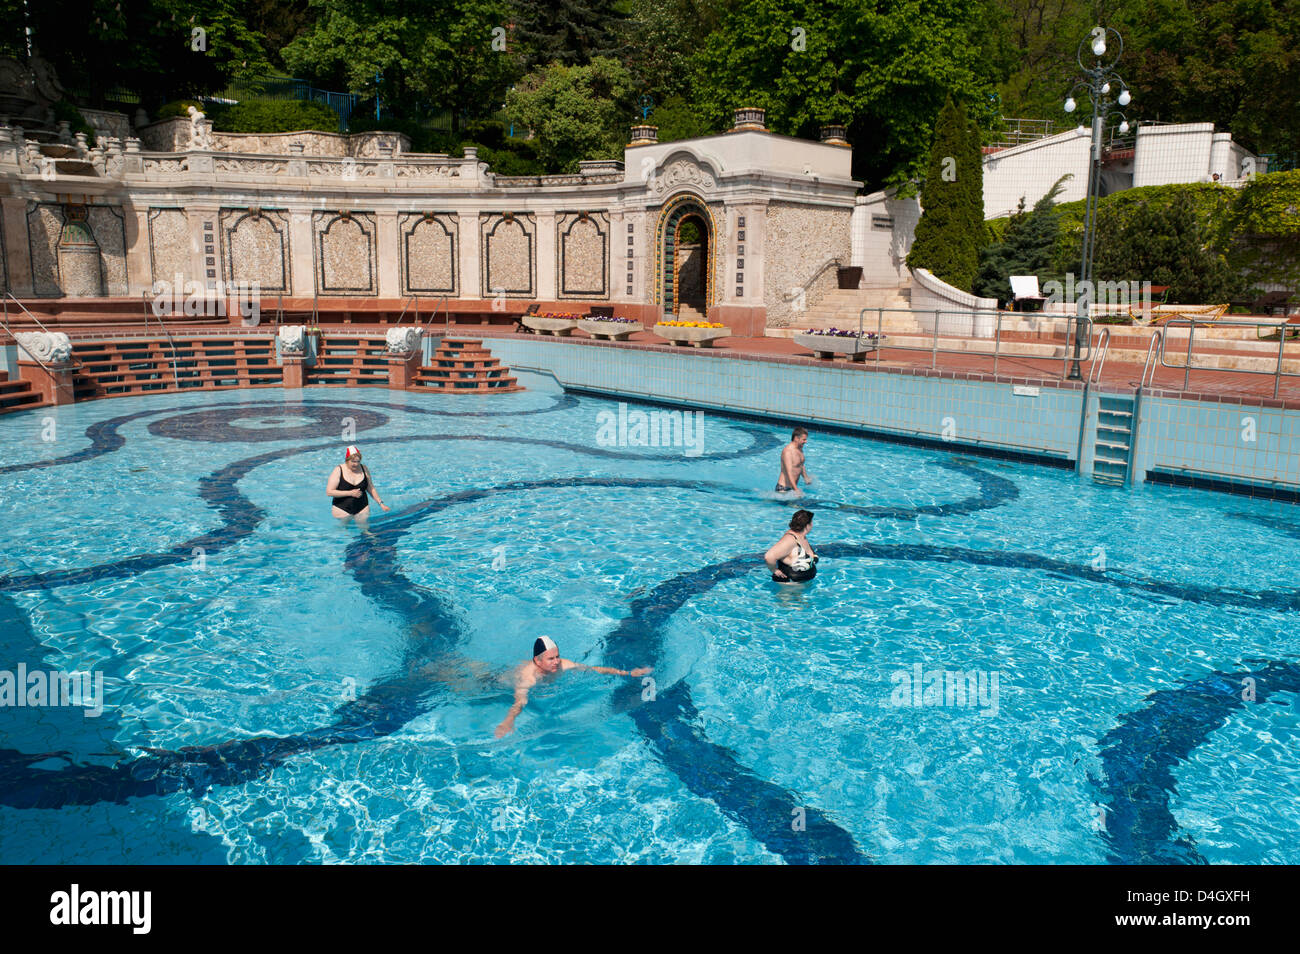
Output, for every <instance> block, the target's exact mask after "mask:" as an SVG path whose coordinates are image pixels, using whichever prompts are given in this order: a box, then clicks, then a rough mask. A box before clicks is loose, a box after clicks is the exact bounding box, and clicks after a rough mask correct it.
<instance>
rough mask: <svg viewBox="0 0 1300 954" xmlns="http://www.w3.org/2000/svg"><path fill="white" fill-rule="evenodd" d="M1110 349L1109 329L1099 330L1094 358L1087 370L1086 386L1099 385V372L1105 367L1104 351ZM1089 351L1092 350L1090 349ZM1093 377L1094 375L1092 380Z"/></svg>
mask: <svg viewBox="0 0 1300 954" xmlns="http://www.w3.org/2000/svg"><path fill="white" fill-rule="evenodd" d="M1090 344H1091V343H1090ZM1109 348H1110V329H1109V328H1103V329H1101V334H1100V335H1098V336H1097V348H1096V356H1095V357H1094V358H1093V359H1092V366H1091V367H1090V368H1088V384H1090V385H1091V384H1100V383H1101V371H1102V368H1104V367H1105V366H1106V351H1107V350H1108V349H1109ZM1088 350H1089V351H1091V350H1093V349H1092V348H1091V347H1090V348H1089V349H1088ZM1094 375H1096V377H1095V379H1094V377H1093V376H1094Z"/></svg>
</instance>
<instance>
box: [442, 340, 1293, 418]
mask: <svg viewBox="0 0 1300 954" xmlns="http://www.w3.org/2000/svg"><path fill="white" fill-rule="evenodd" d="M451 327H452V332H453V333H454V334H458V335H462V334H463V335H467V336H473V337H478V338H500V337H505V338H536V337H537V336H535V335H517V334H512V333H509V332H506V331H504V330H498V329H494V328H491V327H487V328H485V327H482V326H474V325H466V326H457V325H452V326H451ZM579 335H580V332H575V333H574V334H573V335H572V336H571V337H570V338H567V339H565V338H555V339H552V338H549V337H547V338H544V339H543V340H548V341H551V340H554V341H561V342H563V341H568V342H572V343H578V342H581V343H584V344H587V345H595V346H598V347H614V348H629V347H630V348H642V349H645V350H651V351H669V352H674V353H679V354H680V353H691V354H709V353H716V354H717V355H718V356H719V357H724V356H725V357H733V358H735V357H744V358H756V359H759V360H768V361H774V362H780V363H786V362H789V363H797V364H816V365H826V364H830V363H831V362H828V361H824V360H822V359H820V358H818V357H817V356H816V355H814V354H813V353H812V352H811V351H808V350H807V349H806V348H802V347H800V346H799V345H797V344H796V343H795V342H794V341H792V340H791V339H789V338H723V339H721V340H720V341H719V342H718V343H717V344H715V345H714V347H713V348H699V349H697V348H683V347H679V346H676V345H671V344H667V343H665V342H664V341H663V340H662V339H661V338H658V337H656V336H655V335H652V334H650V333H649V332H639V333H637V334H635V335H633V336H632V337H631V338H630V340H629V341H627V342H608V341H595V340H593V339H590V338H587V337H586V336H582V337H579ZM1198 352H1199V349H1198ZM934 362H935V366H934V369H933V370H931V353H930V352H929V351H909V350H903V349H898V348H882V349H881V352H880V356H879V361H877V360H876V357H875V356H874V355H872V356H869V357H868V358H867V359H866V361H864V362H863V363H861V364H856V363H851V362H848V361H846V360H844V359H842V358H840V359H836V360H835V361H834V365H835V366H836V367H839V368H847V369H849V370H853V371H862V370H867V371H872V370H880V371H895V372H902V373H909V374H924V375H926V376H934V377H946V378H962V379H965V380H978V381H1000V382H1003V383H1007V384H1035V385H1046V386H1056V387H1065V388H1071V389H1077V388H1080V387H1082V385H1081V383H1080V382H1077V381H1068V380H1064V379H1063V375H1064V374H1065V373H1066V367H1065V362H1064V361H1063V360H1062V359H1061V358H1032V357H1024V356H1021V355H1005V354H1003V355H999V356H998V360H997V374H996V376H995V375H994V373H993V356H992V355H982V354H950V353H948V354H946V353H940V354H938V355H936V356H934ZM1090 369H1091V362H1088V361H1085V362H1083V364H1082V373H1083V375H1084V376H1085V377H1086V376H1087V375H1088V372H1089V370H1090ZM1141 375H1142V366H1141V365H1139V364H1132V363H1121V362H1118V361H1114V360H1113V359H1111V358H1108V359H1107V360H1106V361H1105V362H1104V363H1103V365H1102V373H1101V378H1100V381H1099V382H1097V383H1096V384H1095V386H1097V387H1099V388H1100V389H1101V390H1108V391H1121V390H1126V391H1131V390H1133V389H1134V388H1136V387H1137V384H1138V378H1139V377H1141ZM1183 375H1184V370H1183V369H1182V368H1165V367H1157V368H1156V369H1155V370H1154V373H1152V374H1151V375H1150V376H1149V379H1148V390H1147V392H1146V393H1148V394H1151V393H1155V394H1158V395H1160V396H1163V397H1181V398H1187V399H1192V400H1202V401H1213V402H1217V403H1229V404H1237V403H1247V404H1252V405H1263V406H1265V407H1286V408H1290V409H1295V410H1300V376H1297V375H1292V376H1289V377H1288V376H1287V375H1283V376H1282V378H1281V382H1280V386H1279V388H1278V395H1277V398H1276V399H1274V397H1273V376H1272V375H1271V374H1254V373H1247V372H1242V371H1220V370H1208V371H1202V370H1197V369H1195V368H1193V370H1192V372H1191V380H1190V383H1189V385H1188V387H1187V388H1186V390H1184V388H1183Z"/></svg>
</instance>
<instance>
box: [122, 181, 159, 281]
mask: <svg viewBox="0 0 1300 954" xmlns="http://www.w3.org/2000/svg"><path fill="white" fill-rule="evenodd" d="M122 240H123V242H124V243H125V245H126V293H127V294H128V295H130V296H132V297H133V298H134V297H138V296H139V295H142V294H144V293H145V292H147V291H149V290H150V288H152V287H153V261H152V257H151V256H150V250H149V209H148V208H143V207H140V206H135V205H131V204H130V202H126V203H123V205H122Z"/></svg>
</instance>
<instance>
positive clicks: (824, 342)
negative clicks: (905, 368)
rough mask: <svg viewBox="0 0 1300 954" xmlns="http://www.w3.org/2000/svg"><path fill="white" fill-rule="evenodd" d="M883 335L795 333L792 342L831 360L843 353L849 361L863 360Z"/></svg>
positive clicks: (881, 340)
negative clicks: (871, 336)
mask: <svg viewBox="0 0 1300 954" xmlns="http://www.w3.org/2000/svg"><path fill="white" fill-rule="evenodd" d="M884 340H885V336H884V335H879V336H877V337H874V338H868V337H867V336H866V335H863V336H862V337H858V336H857V335H808V334H804V335H795V336H794V343H795V344H797V345H798V346H799V347H801V348H807V349H808V350H809V351H815V352H816V353H817V357H819V358H821V359H823V360H825V361H833V360H834V359H835V356H836V355H843V356H844V357H846V358H848V359H849V360H850V361H865V360H866V356H867V355H868V354H870V353H871V352H873V351H875V350H876V349H877V348H879V347H880V344H881V342H883V341H884Z"/></svg>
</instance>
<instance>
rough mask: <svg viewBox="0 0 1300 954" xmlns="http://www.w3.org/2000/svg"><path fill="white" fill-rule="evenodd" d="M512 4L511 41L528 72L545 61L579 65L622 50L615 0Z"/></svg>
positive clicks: (518, 1) (542, 0) (516, 1)
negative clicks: (512, 23)
mask: <svg viewBox="0 0 1300 954" xmlns="http://www.w3.org/2000/svg"><path fill="white" fill-rule="evenodd" d="M513 6H514V9H513V14H512V15H513V18H514V29H513V30H512V31H511V41H512V42H513V43H517V44H518V47H519V50H518V52H519V54H520V55H521V56H522V58H523V67H524V69H526V70H528V71H529V72H532V71H534V70H536V69H537V68H539V67H541V66H542V65H543V64H547V63H562V64H564V65H565V66H582V65H585V64H587V63H590V62H591V61H592V60H593V59H594V58H596V57H598V56H607V57H614V56H619V55H620V54H621V53H622V52H623V48H622V46H621V44H620V42H619V32H620V26H621V24H622V22H623V20H624V19H625V15H624V14H623V13H622V12H621V11H620V10H619V6H620V4H618V3H616V0H514V4H513Z"/></svg>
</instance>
